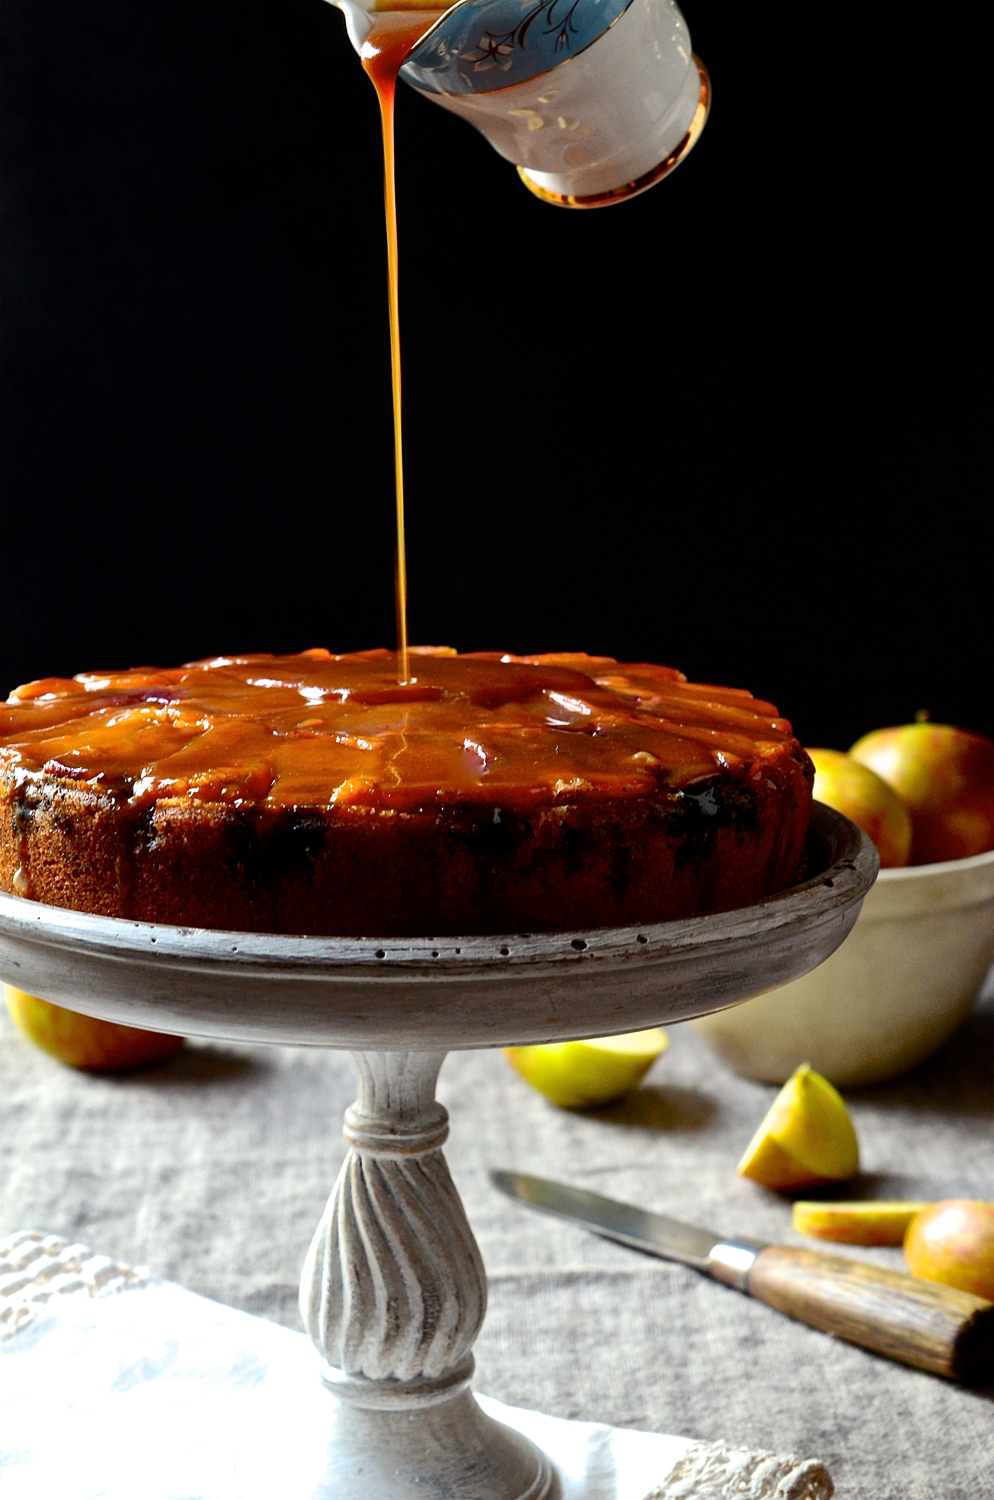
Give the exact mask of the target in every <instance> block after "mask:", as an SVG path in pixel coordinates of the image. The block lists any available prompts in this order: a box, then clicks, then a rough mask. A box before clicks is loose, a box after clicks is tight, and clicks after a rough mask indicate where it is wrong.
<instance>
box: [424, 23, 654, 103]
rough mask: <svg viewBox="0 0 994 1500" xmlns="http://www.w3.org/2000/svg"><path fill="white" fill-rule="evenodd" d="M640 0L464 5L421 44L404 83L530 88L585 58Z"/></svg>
mask: <svg viewBox="0 0 994 1500" xmlns="http://www.w3.org/2000/svg"><path fill="white" fill-rule="evenodd" d="M631 3H632V0H463V4H462V5H457V6H455V7H454V9H452V10H451V11H449V13H448V14H447V15H445V16H443V17H442V18H441V20H440V21H439V23H438V25H437V26H435V27H433V29H432V30H431V31H430V32H429V33H428V35H427V36H426V37H425V38H424V39H423V40H422V41H421V42H419V43H418V45H417V46H416V47H415V48H414V49H413V51H412V52H411V54H410V57H409V58H408V60H407V62H406V63H405V64H404V66H403V68H402V69H401V77H402V78H403V79H404V80H405V81H406V82H407V83H411V84H414V86H415V87H416V88H419V89H425V90H427V91H428V92H430V93H435V94H483V93H492V92H493V91H494V90H496V89H504V88H509V87H510V86H511V85H512V84H516V83H525V82H527V81H528V80H529V79H531V78H537V77H538V76H539V74H541V73H547V72H549V70H550V69H552V68H555V67H557V66H558V64H559V63H561V62H565V61H566V60H567V59H568V58H570V57H575V56H576V55H577V53H579V52H583V51H584V50H585V48H587V47H589V46H590V45H591V44H592V43H593V42H596V41H597V39H598V37H600V36H603V34H604V32H605V31H607V30H608V28H609V27H610V26H612V25H613V24H614V22H615V21H616V20H617V19H618V17H619V16H620V15H622V14H623V13H624V12H625V11H626V10H627V9H628V7H629V5H630V4H631Z"/></svg>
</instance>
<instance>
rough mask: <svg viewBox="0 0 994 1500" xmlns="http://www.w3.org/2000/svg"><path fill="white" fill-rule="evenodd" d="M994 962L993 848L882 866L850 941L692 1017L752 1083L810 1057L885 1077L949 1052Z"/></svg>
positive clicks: (818, 1065)
mask: <svg viewBox="0 0 994 1500" xmlns="http://www.w3.org/2000/svg"><path fill="white" fill-rule="evenodd" d="M992 959H994V850H991V851H989V852H988V853H986V854H976V855H974V856H973V857H972V858H970V859H954V860H949V861H947V862H946V863H944V864H937V865H916V866H913V867H911V868H909V869H904V870H881V872H880V874H879V876H878V877H877V882H876V884H875V885H874V886H873V887H872V889H871V890H870V891H869V892H868V893H867V896H866V899H865V901H864V903H863V910H862V911H861V913H860V915H859V918H858V920H857V922H856V926H855V927H854V928H853V930H852V932H851V933H850V935H849V937H848V938H847V939H846V941H845V942H844V943H843V944H842V947H841V948H838V949H837V950H836V951H835V953H833V954H832V956H831V958H828V959H826V960H825V962H824V963H823V964H822V965H821V967H820V968H817V969H814V970H812V972H811V973H809V974H805V975H804V976H803V978H801V979H795V980H794V981H793V983H791V984H787V985H784V986H783V988H782V989H779V990H773V991H771V992H770V993H769V994H766V995H760V996H758V997H757V998H756V999H754V1000H748V1001H747V1002H746V1003H745V1004H744V1005H740V1006H738V1007H737V1008H736V1009H735V1010H726V1011H719V1012H718V1013H717V1014H715V1015H710V1016H706V1017H702V1018H701V1019H700V1020H697V1021H693V1022H692V1023H691V1024H692V1025H694V1026H696V1027H697V1028H698V1030H699V1031H701V1032H702V1033H703V1035H704V1036H705V1037H706V1038H707V1040H708V1041H709V1042H710V1044H711V1046H712V1047H713V1048H714V1050H715V1051H716V1052H717V1053H718V1055H719V1057H720V1058H721V1059H722V1061H723V1062H726V1063H727V1064H728V1065H729V1067H731V1068H734V1070H735V1072H736V1073H742V1074H744V1075H745V1076H746V1077H747V1078H756V1079H759V1080H761V1081H762V1082H764V1083H783V1082H784V1080H785V1079H786V1078H788V1077H789V1076H790V1074H791V1073H792V1072H793V1071H794V1069H795V1068H796V1067H797V1066H798V1065H799V1064H800V1063H803V1062H808V1063H810V1064H811V1066H812V1067H813V1068H814V1069H815V1070H816V1071H817V1072H819V1073H822V1074H824V1076H825V1077H826V1078H829V1079H831V1081H832V1083H834V1084H838V1085H842V1086H850V1087H852V1086H859V1085H861V1084H869V1083H880V1082H881V1081H882V1080H883V1079H885V1078H893V1077H895V1076H896V1075H897V1074H899V1073H905V1072H907V1070H908V1069H909V1068H914V1067H916V1066H917V1064H918V1063H920V1062H923V1061H924V1059H925V1058H926V1057H929V1056H930V1055H931V1053H933V1052H935V1051H936V1049H937V1048H938V1047H941V1046H942V1044H943V1042H945V1041H946V1040H947V1039H948V1038H949V1037H950V1036H951V1035H952V1033H953V1032H954V1031H955V1030H956V1027H957V1026H959V1024H960V1023H961V1021H963V1020H964V1019H965V1017H966V1015H967V1014H968V1012H969V1010H970V1008H971V1006H972V1004H973V1001H974V998H975V996H976V993H977V991H978V989H979V988H980V986H981V984H982V983H983V979H984V975H985V974H986V972H987V969H988V966H989V965H990V963H991V960H992Z"/></svg>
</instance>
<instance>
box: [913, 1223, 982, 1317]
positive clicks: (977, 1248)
mask: <svg viewBox="0 0 994 1500" xmlns="http://www.w3.org/2000/svg"><path fill="white" fill-rule="evenodd" d="M904 1258H905V1260H906V1261H907V1262H908V1266H909V1268H910V1271H911V1274H912V1276H923V1277H925V1279H926V1280H927V1281H943V1282H945V1284H946V1285H947V1286H956V1287H959V1289H960V1291H962V1292H973V1294H974V1296H975V1297H986V1298H987V1299H988V1300H989V1301H994V1203H983V1202H980V1201H979V1200H977V1199H975V1198H947V1199H945V1200H944V1201H943V1202H942V1203H933V1204H931V1205H930V1206H929V1207H928V1208H926V1209H923V1211H922V1212H921V1213H920V1214H917V1215H916V1216H915V1218H913V1219H912V1221H911V1223H910V1224H909V1225H908V1232H907V1234H906V1235H905V1237H904Z"/></svg>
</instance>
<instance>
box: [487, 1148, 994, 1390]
mask: <svg viewBox="0 0 994 1500" xmlns="http://www.w3.org/2000/svg"><path fill="white" fill-rule="evenodd" d="M490 1177H491V1180H492V1181H493V1183H494V1185H495V1186H496V1187H498V1188H500V1190H501V1192H503V1193H506V1194H507V1195H508V1197H509V1198H514V1199H515V1200H516V1201H517V1202H519V1203H527V1204H528V1206H529V1207H530V1208H537V1209H538V1210H539V1211H540V1212H541V1213H545V1214H552V1215H553V1216H554V1217H555V1218H557V1219H569V1220H570V1221H571V1222H572V1223H574V1224H582V1225H583V1226H584V1228H585V1229H592V1230H593V1232H594V1233H595V1234H599V1235H603V1237H604V1238H605V1239H609V1240H617V1242H618V1243H619V1244H620V1245H628V1246H630V1248H631V1249H633V1250H642V1251H645V1252H646V1253H647V1254H649V1255H658V1256H660V1257H661V1258H662V1259H663V1260H676V1261H679V1262H680V1263H681V1264H682V1265H685V1266H692V1267H693V1269H694V1270H695V1271H702V1272H703V1273H704V1274H705V1275H706V1276H710V1277H712V1278H713V1280H715V1281H722V1282H724V1283H725V1285H726V1286H731V1287H735V1288H736V1290H737V1291H740V1292H745V1293H746V1294H747V1295H748V1296H750V1297H756V1298H757V1299H758V1300H759V1301H760V1302H765V1303H766V1304H767V1306H768V1307H775V1308H776V1309H777V1311H778V1312H782V1313H786V1314H787V1316H788V1317H789V1318H796V1319H798V1321H799V1322H801V1323H808V1324H809V1325H810V1326H811V1327H812V1328H820V1329H821V1330H822V1331H823V1332H824V1333H834V1334H835V1335H836V1336H837V1337H838V1338H840V1339H845V1340H846V1341H847V1342H848V1343H850V1344H859V1345H861V1346H862V1347H863V1348H864V1349H872V1350H873V1352H874V1353H875V1354H884V1355H886V1356H887V1357H888V1358H889V1359H896V1360H899V1361H900V1362H901V1363H902V1364H906V1365H914V1366H915V1367H916V1368H917V1369H919V1370H929V1371H931V1372H932V1373H933V1374H935V1375H947V1376H949V1377H950V1378H951V1379H953V1380H960V1381H963V1382H967V1383H977V1382H980V1381H983V1380H985V1379H987V1378H989V1377H990V1376H991V1375H992V1374H994V1303H991V1302H988V1301H987V1300H986V1299H985V1298H983V1297H975V1296H973V1294H972V1293H971V1292H961V1291H959V1290H958V1289H957V1288H956V1287H951V1286H944V1285H942V1284H941V1283H940V1282H937V1281H923V1280H921V1279H920V1278H919V1277H916V1276H906V1275H903V1274H902V1273H901V1272H899V1271H888V1270H885V1269H883V1268H882V1267H880V1266H874V1265H869V1264H867V1262H865V1261H860V1260H850V1259H849V1258H848V1257H847V1256H842V1255H825V1254H823V1253H822V1252H821V1251H819V1250H805V1249H800V1248H797V1247H795V1246H793V1245H768V1244H766V1243H765V1242H764V1241H763V1240H752V1239H726V1238H724V1237H723V1236H722V1235H720V1234H714V1233H712V1232H711V1231H710V1230H707V1229H697V1228H695V1227H694V1225H692V1224H681V1223H680V1221H679V1220H678V1219H669V1218H667V1217H666V1216H665V1215H664V1214H654V1213H649V1212H648V1211H647V1210H646V1209H644V1208H636V1207H635V1206H634V1205H633V1204H630V1203H619V1202H617V1200H616V1199H614V1198H604V1197H602V1196H601V1195H600V1193H590V1192H587V1191H586V1189H584V1188H576V1187H569V1186H567V1184H565V1183H562V1182H549V1181H547V1180H546V1179H545V1178H544V1177H529V1176H527V1175H526V1174H525V1173H523V1172H491V1174H490Z"/></svg>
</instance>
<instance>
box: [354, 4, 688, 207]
mask: <svg viewBox="0 0 994 1500" xmlns="http://www.w3.org/2000/svg"><path fill="white" fill-rule="evenodd" d="M332 3H334V4H337V5H339V6H340V8H341V9H342V10H343V11H344V12H345V17H346V25H347V27H348V32H349V37H350V38H351V41H352V44H353V46H354V47H355V48H356V50H357V51H358V50H359V49H360V48H361V46H362V44H363V42H364V41H365V39H366V37H367V36H368V34H369V32H370V30H371V28H372V26H373V24H374V21H375V16H376V14H377V13H382V12H384V11H388V10H390V9H391V6H390V4H389V0H332ZM396 8H397V10H401V9H403V10H405V11H408V12H410V11H411V10H412V9H422V8H423V9H426V10H427V9H429V8H430V0H416V4H415V5H412V3H411V0H400V3H399V4H398V5H397V7H396ZM400 76H401V78H403V79H404V80H405V81H406V82H407V83H409V84H410V85H411V86H412V87H413V88H416V89H417V90H418V91H419V92H420V93H422V94H424V95H425V96H426V97H427V98H429V99H433V100H434V101H435V103H436V104H440V105H442V107H443V108H444V109H450V110H452V112H453V113H454V114H457V115H462V117H463V118H464V119H466V120H469V121H470V123H471V124H473V125H475V126H476V127H477V129H478V130H480V131H482V132H483V134H484V135H485V136H486V138H487V140H488V141H489V142H490V144H491V145H492V146H493V147H494V148H495V149H496V150H497V151H499V152H500V154H501V156H504V157H506V158H507V159H508V160H509V161H513V162H514V163H515V164H516V166H517V168H518V172H519V174H520V176H521V179H522V181H523V182H524V183H525V184H526V186H527V187H529V188H530V189H531V191H532V192H533V193H535V194H537V196H538V197H540V198H543V199H544V200H545V201H546V202H547V203H555V204H559V205H560V206H562V207H564V208H597V207H600V206H602V205H604V204H608V203H617V202H619V201H621V200H622V199H624V198H630V197H632V196H634V194H636V193H641V192H644V191H645V190H646V188H650V187H652V186H653V184H654V183H656V182H658V181H659V180H660V179H661V178H662V177H665V176H666V174H667V173H668V172H670V171H672V170H673V168H674V167H675V166H676V165H677V164H678V163H679V162H680V161H682V160H683V158H684V157H685V156H686V155H687V153H688V151H690V149H691V147H692V146H693V145H694V143H695V141H696V140H697V138H698V136H699V135H700V133H701V131H702V130H703V128H704V122H705V120H706V119H707V112H708V101H709V85H708V76H707V73H706V71H705V69H704V66H703V64H702V63H701V62H700V61H699V60H698V59H697V58H696V57H695V56H694V54H693V53H692V52H691V49H690V35H689V33H688V31H687V24H686V22H685V21H684V19H683V16H682V15H681V14H680V11H679V10H678V9H677V7H676V5H675V4H674V3H673V0H459V3H458V4H456V5H453V6H452V7H451V8H450V9H449V10H447V11H445V12H444V14H442V15H441V16H439V18H438V20H437V21H435V23H434V25H432V27H431V28H430V30H429V31H427V32H426V34H425V35H424V36H423V37H422V38H421V40H420V41H419V42H418V43H417V44H416V45H415V47H414V48H413V49H412V51H411V52H410V54H409V56H408V58H407V61H406V62H405V63H404V66H403V67H402V68H401V71H400Z"/></svg>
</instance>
